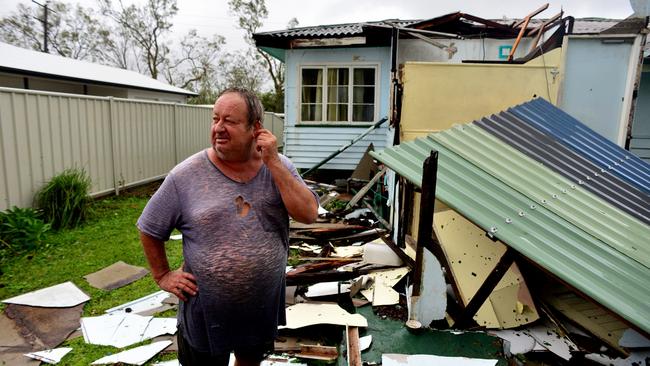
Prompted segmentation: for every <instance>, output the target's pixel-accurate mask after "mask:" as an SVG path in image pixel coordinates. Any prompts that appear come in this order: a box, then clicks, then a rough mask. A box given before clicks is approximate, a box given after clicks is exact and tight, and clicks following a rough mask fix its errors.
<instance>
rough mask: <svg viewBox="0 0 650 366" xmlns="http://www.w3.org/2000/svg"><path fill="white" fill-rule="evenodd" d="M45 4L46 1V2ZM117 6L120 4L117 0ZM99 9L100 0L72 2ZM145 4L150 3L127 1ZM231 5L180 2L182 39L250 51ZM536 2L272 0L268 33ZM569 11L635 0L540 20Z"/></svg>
mask: <svg viewBox="0 0 650 366" xmlns="http://www.w3.org/2000/svg"><path fill="white" fill-rule="evenodd" d="M44 1H45V0H40V1H39V3H43V2H44ZM114 1H115V0H114ZM67 2H69V3H76V2H78V3H80V4H82V5H83V6H86V7H93V8H96V7H97V6H96V3H95V1H94V0H78V1H74V0H69V1H67ZM124 2H125V3H127V4H129V3H133V2H136V3H142V2H144V0H124ZM18 3H23V4H26V5H29V6H36V5H35V4H34V3H32V2H31V1H30V0H0V16H2V17H4V16H6V15H8V14H10V13H11V12H14V11H15V9H16V5H17V4H18ZM227 3H228V2H227V0H178V7H179V9H180V10H179V12H178V15H177V16H176V18H175V20H174V29H175V33H176V34H184V33H185V32H186V31H187V30H189V29H190V28H196V29H197V30H198V31H199V33H200V34H202V35H205V36H208V35H210V34H213V33H218V34H221V35H223V36H224V37H226V42H227V48H228V49H231V50H232V49H239V48H242V47H244V46H245V44H244V43H243V41H242V33H241V32H240V31H239V30H237V28H236V23H235V20H234V17H233V16H232V15H231V14H230V13H229V12H228V5H227ZM543 4H544V2H543V1H531V0H499V1H495V0H492V1H486V0H464V1H459V0H352V1H351V0H329V1H324V0H320V1H312V0H266V5H267V8H268V10H269V17H268V18H267V19H266V20H265V22H264V26H263V29H262V30H279V29H284V28H286V25H287V23H288V22H289V20H290V19H291V18H294V17H295V18H297V19H298V21H299V23H300V24H299V26H311V25H319V24H338V23H351V22H362V21H371V20H383V19H395V18H397V19H426V18H433V17H437V16H440V15H443V14H447V13H450V12H455V11H462V12H464V13H469V14H472V15H476V16H479V17H482V18H490V19H494V18H502V17H504V16H505V17H508V18H521V17H524V16H526V14H528V13H530V12H532V11H534V10H535V9H537V8H539V7H540V6H541V5H543ZM560 9H563V10H564V12H565V14H566V15H571V16H574V17H576V18H578V17H602V18H618V19H622V18H626V17H627V16H629V15H630V14H632V8H631V6H630V2H629V0H561V1H553V2H550V6H549V8H548V9H547V10H546V11H544V12H543V13H541V14H540V15H539V16H538V17H551V16H553V15H555V14H556V13H558V12H559V11H560Z"/></svg>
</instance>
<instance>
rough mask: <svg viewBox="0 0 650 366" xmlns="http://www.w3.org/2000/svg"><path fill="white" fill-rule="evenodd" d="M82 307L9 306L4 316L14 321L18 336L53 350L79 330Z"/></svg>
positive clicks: (80, 305) (81, 305)
mask: <svg viewBox="0 0 650 366" xmlns="http://www.w3.org/2000/svg"><path fill="white" fill-rule="evenodd" d="M83 307H84V304H79V305H77V306H73V307H69V308H43V307H36V306H27V305H16V304H9V305H7V308H6V309H5V314H6V315H7V316H8V317H9V318H11V319H12V320H13V321H14V323H15V325H16V327H18V329H19V332H20V334H21V335H23V336H24V337H27V338H29V341H30V342H34V338H37V339H38V343H39V344H43V346H44V348H55V347H57V346H58V345H59V344H61V343H63V341H65V340H66V338H68V336H69V335H70V334H71V333H73V332H74V331H75V330H76V329H77V328H79V319H80V318H81V313H82V312H83ZM41 349H42V348H41Z"/></svg>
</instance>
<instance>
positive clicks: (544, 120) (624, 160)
mask: <svg viewBox="0 0 650 366" xmlns="http://www.w3.org/2000/svg"><path fill="white" fill-rule="evenodd" d="M508 112H510V113H512V114H513V115H515V116H517V117H519V118H520V119H521V120H522V121H524V122H526V123H528V124H530V125H532V126H533V127H535V128H536V129H538V130H539V131H542V132H543V133H545V134H547V135H549V136H552V137H553V138H555V139H558V140H560V141H561V142H562V143H564V144H565V145H567V146H568V147H569V148H571V149H573V150H574V151H576V152H577V153H579V154H580V155H582V156H583V157H585V158H587V159H589V160H591V161H592V162H594V163H595V164H596V165H598V166H599V167H600V168H601V170H602V173H604V172H605V171H612V172H613V173H614V174H616V175H618V176H619V177H621V178H622V179H625V180H626V181H628V182H629V183H631V184H633V185H634V186H635V187H637V188H638V189H640V190H642V191H644V192H645V193H650V164H648V163H646V162H644V161H643V160H641V159H640V158H639V157H637V156H636V155H634V154H632V153H630V152H629V151H626V150H623V149H621V148H620V147H619V146H618V145H616V144H615V143H613V142H611V141H609V140H607V139H606V138H604V137H602V136H600V135H599V134H597V133H596V132H594V131H593V130H591V129H590V128H589V127H587V126H585V125H584V124H582V123H580V122H579V121H578V120H577V119H575V118H573V117H571V116H570V115H569V114H567V113H565V112H564V111H562V110H560V109H558V108H556V107H555V106H553V105H552V104H551V103H549V102H547V101H546V100H544V99H542V98H537V99H533V100H532V101H530V102H527V103H524V104H521V105H519V106H517V107H515V108H510V109H508Z"/></svg>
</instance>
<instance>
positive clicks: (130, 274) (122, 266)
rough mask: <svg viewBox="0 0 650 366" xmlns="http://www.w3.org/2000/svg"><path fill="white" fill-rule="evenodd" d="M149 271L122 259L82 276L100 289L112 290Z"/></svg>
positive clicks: (135, 279)
mask: <svg viewBox="0 0 650 366" xmlns="http://www.w3.org/2000/svg"><path fill="white" fill-rule="evenodd" d="M147 273H149V271H148V270H147V269H146V268H143V267H138V266H133V265H130V264H127V263H124V262H122V261H119V262H116V263H113V264H111V265H110V266H108V267H106V268H104V269H101V270H99V271H97V272H94V273H91V274H89V275H86V276H84V278H85V279H86V281H88V283H89V284H90V285H91V286H93V287H95V288H99V289H102V290H113V289H116V288H119V287H122V286H125V285H128V284H129V283H131V282H134V281H137V280H139V279H140V278H142V277H144V276H146V275H147Z"/></svg>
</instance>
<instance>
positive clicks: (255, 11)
mask: <svg viewBox="0 0 650 366" xmlns="http://www.w3.org/2000/svg"><path fill="white" fill-rule="evenodd" d="M228 6H229V7H230V11H231V12H232V13H234V14H235V15H236V16H237V20H238V23H239V28H241V29H242V30H243V31H244V32H246V41H247V43H248V44H249V45H250V46H251V47H253V48H254V49H255V52H256V53H255V58H256V59H257V60H259V61H261V62H263V63H264V65H265V68H266V70H267V71H268V74H269V76H270V77H271V81H272V82H273V89H274V91H275V94H276V95H277V96H278V98H280V96H282V97H281V98H280V99H282V100H284V64H283V63H282V62H280V61H279V60H277V59H275V58H273V56H271V55H269V54H268V53H266V52H264V51H262V50H260V49H259V48H257V47H255V41H254V40H253V34H254V33H256V32H257V31H258V30H259V29H260V27H262V25H263V23H262V21H263V20H264V19H266V17H267V16H268V10H267V9H266V4H265V2H264V0H229V1H228ZM294 21H295V24H297V22H298V21H297V20H296V19H295V18H293V19H292V23H293V22H294ZM277 107H279V108H280V109H275V110H274V111H276V112H281V111H282V109H283V104H282V105H280V106H277V105H276V108H277Z"/></svg>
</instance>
